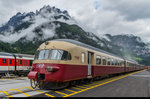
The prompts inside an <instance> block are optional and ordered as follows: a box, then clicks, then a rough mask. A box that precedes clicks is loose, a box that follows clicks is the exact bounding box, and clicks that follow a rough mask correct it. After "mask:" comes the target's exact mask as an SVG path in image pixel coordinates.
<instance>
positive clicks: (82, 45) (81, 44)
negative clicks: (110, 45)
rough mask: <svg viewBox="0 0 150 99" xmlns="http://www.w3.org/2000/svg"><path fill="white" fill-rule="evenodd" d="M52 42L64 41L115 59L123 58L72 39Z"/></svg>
mask: <svg viewBox="0 0 150 99" xmlns="http://www.w3.org/2000/svg"><path fill="white" fill-rule="evenodd" d="M51 41H64V42H69V43H72V44H75V45H78V46H81V47H85V48H89V49H92V50H95V51H98V52H102V53H105V54H109V55H112V56H115V57H118V58H122V57H120V56H117V55H114V54H112V53H109V52H106V51H104V50H102V49H99V48H95V47H93V46H90V45H87V44H84V43H82V42H79V41H75V40H71V39H55V40H51ZM122 59H123V58H122Z"/></svg>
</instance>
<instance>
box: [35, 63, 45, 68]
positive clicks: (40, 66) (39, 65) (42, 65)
mask: <svg viewBox="0 0 150 99" xmlns="http://www.w3.org/2000/svg"><path fill="white" fill-rule="evenodd" d="M36 67H37V68H43V67H44V64H37V65H36Z"/></svg>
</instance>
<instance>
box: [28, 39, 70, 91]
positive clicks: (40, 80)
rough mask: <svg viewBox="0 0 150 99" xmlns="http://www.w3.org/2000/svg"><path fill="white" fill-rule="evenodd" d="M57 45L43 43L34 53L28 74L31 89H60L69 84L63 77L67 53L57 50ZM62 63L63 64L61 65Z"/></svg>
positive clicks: (67, 57)
mask: <svg viewBox="0 0 150 99" xmlns="http://www.w3.org/2000/svg"><path fill="white" fill-rule="evenodd" d="M57 46H62V45H59V43H56V42H46V43H43V44H42V45H41V46H40V47H39V48H38V50H37V51H36V54H35V58H34V62H33V65H32V69H31V71H30V73H29V74H28V78H29V79H30V81H31V87H32V88H36V87H37V86H38V87H39V88H40V89H61V88H64V87H66V86H68V84H69V82H67V81H66V79H65V77H64V76H63V75H64V73H65V61H64V60H70V59H71V55H70V53H69V52H68V51H66V50H64V49H61V48H58V47H57ZM61 61H64V64H62V63H61Z"/></svg>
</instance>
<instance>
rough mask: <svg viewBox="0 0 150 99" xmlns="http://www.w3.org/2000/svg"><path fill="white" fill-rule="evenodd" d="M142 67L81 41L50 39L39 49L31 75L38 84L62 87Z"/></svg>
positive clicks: (36, 84) (46, 86) (29, 75)
mask: <svg viewBox="0 0 150 99" xmlns="http://www.w3.org/2000/svg"><path fill="white" fill-rule="evenodd" d="M141 69H144V67H143V66H141V65H139V64H137V62H135V61H130V60H126V59H124V58H122V57H118V56H116V55H114V54H111V53H108V52H106V51H103V50H100V49H98V48H95V47H92V46H89V45H87V44H83V43H81V42H78V41H74V40H69V39H58V40H52V41H47V42H45V43H43V44H42V45H41V46H40V47H39V48H38V49H37V52H36V54H35V59H34V61H33V65H32V71H31V72H30V73H29V74H28V78H29V79H31V81H34V84H35V87H36V86H39V87H40V88H41V89H43V88H46V89H61V88H64V87H66V86H68V85H69V84H75V83H76V82H79V81H89V80H92V79H98V78H100V77H101V76H103V75H109V74H117V73H124V72H130V71H136V70H141ZM31 86H32V87H33V85H32V83H31Z"/></svg>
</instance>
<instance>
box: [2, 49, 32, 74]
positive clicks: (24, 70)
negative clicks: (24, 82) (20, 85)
mask: <svg viewBox="0 0 150 99" xmlns="http://www.w3.org/2000/svg"><path fill="white" fill-rule="evenodd" d="M33 60H34V56H33V55H26V54H16V53H5V52H0V77H2V76H4V75H6V74H17V75H19V76H20V75H22V74H23V75H27V74H28V73H29V71H30V70H29V67H31V66H32V62H33Z"/></svg>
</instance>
